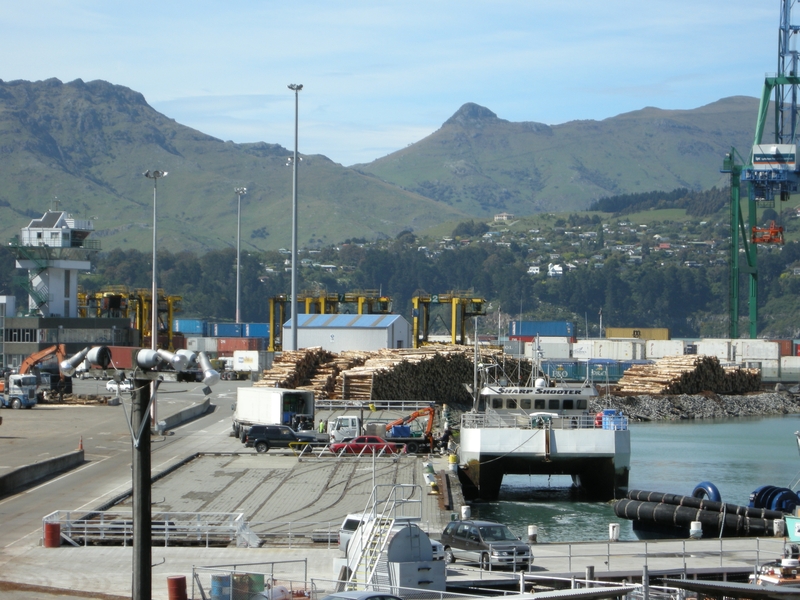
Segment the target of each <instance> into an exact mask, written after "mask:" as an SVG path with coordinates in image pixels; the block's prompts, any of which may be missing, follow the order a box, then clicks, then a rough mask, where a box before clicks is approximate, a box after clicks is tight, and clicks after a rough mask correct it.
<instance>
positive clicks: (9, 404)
mask: <svg viewBox="0 0 800 600" xmlns="http://www.w3.org/2000/svg"><path fill="white" fill-rule="evenodd" d="M36 387H37V381H36V375H32V374H24V375H19V374H10V375H6V376H5V378H4V380H3V394H2V396H1V397H0V402H1V403H2V405H3V407H4V408H33V407H34V406H36Z"/></svg>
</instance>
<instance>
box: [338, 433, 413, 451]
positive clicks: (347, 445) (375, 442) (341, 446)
mask: <svg viewBox="0 0 800 600" xmlns="http://www.w3.org/2000/svg"><path fill="white" fill-rule="evenodd" d="M330 448H331V452H334V453H335V454H339V453H340V452H341V451H342V450H344V451H345V452H346V453H348V454H361V453H362V452H363V453H364V454H372V453H373V452H374V453H375V454H377V453H378V452H380V451H383V453H384V454H399V453H400V452H403V450H404V449H405V444H393V443H391V442H387V441H386V440H384V439H382V438H379V437H378V436H377V435H360V436H358V437H356V438H353V439H352V440H348V441H346V442H337V443H335V444H331V446H330Z"/></svg>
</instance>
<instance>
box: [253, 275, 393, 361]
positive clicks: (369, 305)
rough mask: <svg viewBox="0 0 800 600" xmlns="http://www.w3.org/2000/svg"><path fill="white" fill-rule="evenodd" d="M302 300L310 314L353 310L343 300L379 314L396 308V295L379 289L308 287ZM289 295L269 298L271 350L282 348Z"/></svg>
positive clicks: (358, 310) (363, 312)
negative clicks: (332, 290)
mask: <svg viewBox="0 0 800 600" xmlns="http://www.w3.org/2000/svg"><path fill="white" fill-rule="evenodd" d="M297 300H298V303H300V302H303V303H305V309H306V312H305V314H307V315H335V314H338V313H340V312H349V311H347V310H344V311H343V310H342V309H343V306H342V305H343V304H355V305H356V306H355V309H356V314H359V315H376V314H390V313H391V312H392V299H391V298H390V297H389V296H384V295H382V294H381V293H380V291H379V290H356V291H353V292H346V293H344V294H335V293H328V292H325V291H305V292H301V293H300V294H298V298H297ZM289 306H290V302H289V297H288V296H287V295H285V294H280V295H278V296H273V297H272V298H270V299H269V351H270V352H274V351H276V350H281V348H282V344H281V340H282V339H283V324H284V323H285V322H286V319H287V315H289V314H290V313H289V311H288V309H289Z"/></svg>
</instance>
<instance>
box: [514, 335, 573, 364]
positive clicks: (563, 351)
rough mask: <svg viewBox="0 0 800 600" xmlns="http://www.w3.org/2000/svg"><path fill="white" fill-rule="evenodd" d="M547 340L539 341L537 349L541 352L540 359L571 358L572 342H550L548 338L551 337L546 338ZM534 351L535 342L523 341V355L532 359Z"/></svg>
mask: <svg viewBox="0 0 800 600" xmlns="http://www.w3.org/2000/svg"><path fill="white" fill-rule="evenodd" d="M546 339H547V340H548V341H547V342H546V343H545V342H540V343H539V350H541V352H542V359H544V360H549V359H554V360H558V359H562V358H572V344H570V343H569V342H556V343H552V342H550V341H549V340H550V339H553V338H546ZM535 351H536V342H526V343H525V356H526V357H528V358H530V359H531V360H534V359H535V358H536V356H535V355H534V352H535Z"/></svg>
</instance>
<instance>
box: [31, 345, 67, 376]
mask: <svg viewBox="0 0 800 600" xmlns="http://www.w3.org/2000/svg"><path fill="white" fill-rule="evenodd" d="M51 356H55V357H56V361H58V362H59V363H60V362H61V361H62V360H64V359H65V358H66V357H67V350H66V347H65V346H64V344H56V345H55V346H50V347H49V348H45V349H44V350H39V352H34V353H33V354H31V355H30V356H29V357H27V358H26V359H25V360H23V361H22V364H21V365H20V366H19V373H20V375H24V374H25V373H28V372H30V370H31V369H32V368H33V367H35V366H36V365H38V364H39V363H40V362H42V361H45V360H47V359H48V358H50V357H51Z"/></svg>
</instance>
